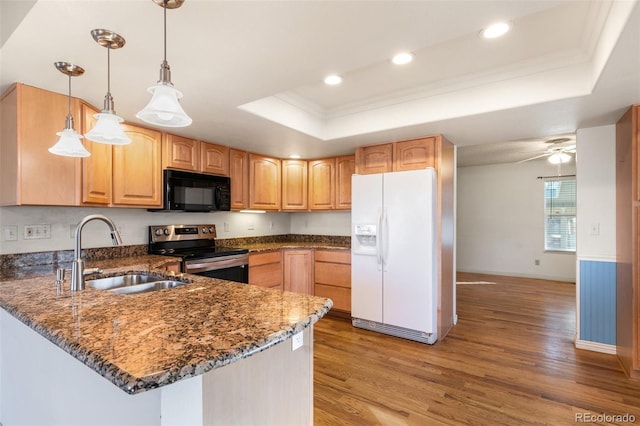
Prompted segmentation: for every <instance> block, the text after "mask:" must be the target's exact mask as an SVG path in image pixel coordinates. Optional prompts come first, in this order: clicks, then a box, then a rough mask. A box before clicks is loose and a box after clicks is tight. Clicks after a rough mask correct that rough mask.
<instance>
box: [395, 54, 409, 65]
mask: <svg viewBox="0 0 640 426" xmlns="http://www.w3.org/2000/svg"><path fill="white" fill-rule="evenodd" d="M411 61H413V54H412V53H409V52H402V53H398V54H397V55H396V56H394V57H393V58H392V59H391V62H393V63H394V64H396V65H404V64H408V63H409V62H411Z"/></svg>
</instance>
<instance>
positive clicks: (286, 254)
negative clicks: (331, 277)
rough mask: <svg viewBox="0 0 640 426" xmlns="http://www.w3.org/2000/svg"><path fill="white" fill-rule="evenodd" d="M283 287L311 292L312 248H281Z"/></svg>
mask: <svg viewBox="0 0 640 426" xmlns="http://www.w3.org/2000/svg"><path fill="white" fill-rule="evenodd" d="M282 259H283V262H284V289H285V290H287V291H293V292H295V293H304V294H313V268H312V265H313V250H283V254H282Z"/></svg>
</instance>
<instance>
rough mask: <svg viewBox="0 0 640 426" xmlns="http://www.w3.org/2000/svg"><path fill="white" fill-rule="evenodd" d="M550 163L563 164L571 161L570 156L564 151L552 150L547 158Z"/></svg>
mask: <svg viewBox="0 0 640 426" xmlns="http://www.w3.org/2000/svg"><path fill="white" fill-rule="evenodd" d="M547 160H548V161H549V162H550V163H551V164H564V163H568V162H569V161H571V156H570V155H569V154H567V153H566V152H564V151H558V152H554V153H553V154H551V155H550V156H549V158H547Z"/></svg>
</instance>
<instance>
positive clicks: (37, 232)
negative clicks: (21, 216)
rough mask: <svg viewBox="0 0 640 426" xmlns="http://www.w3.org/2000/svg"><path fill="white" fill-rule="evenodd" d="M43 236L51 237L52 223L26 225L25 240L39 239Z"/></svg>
mask: <svg viewBox="0 0 640 426" xmlns="http://www.w3.org/2000/svg"><path fill="white" fill-rule="evenodd" d="M43 238H51V225H49V224H40V225H25V227H24V239H25V240H38V239H43Z"/></svg>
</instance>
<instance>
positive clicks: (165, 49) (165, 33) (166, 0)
mask: <svg viewBox="0 0 640 426" xmlns="http://www.w3.org/2000/svg"><path fill="white" fill-rule="evenodd" d="M167 3H169V0H164V7H163V9H164V61H165V62H167Z"/></svg>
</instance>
